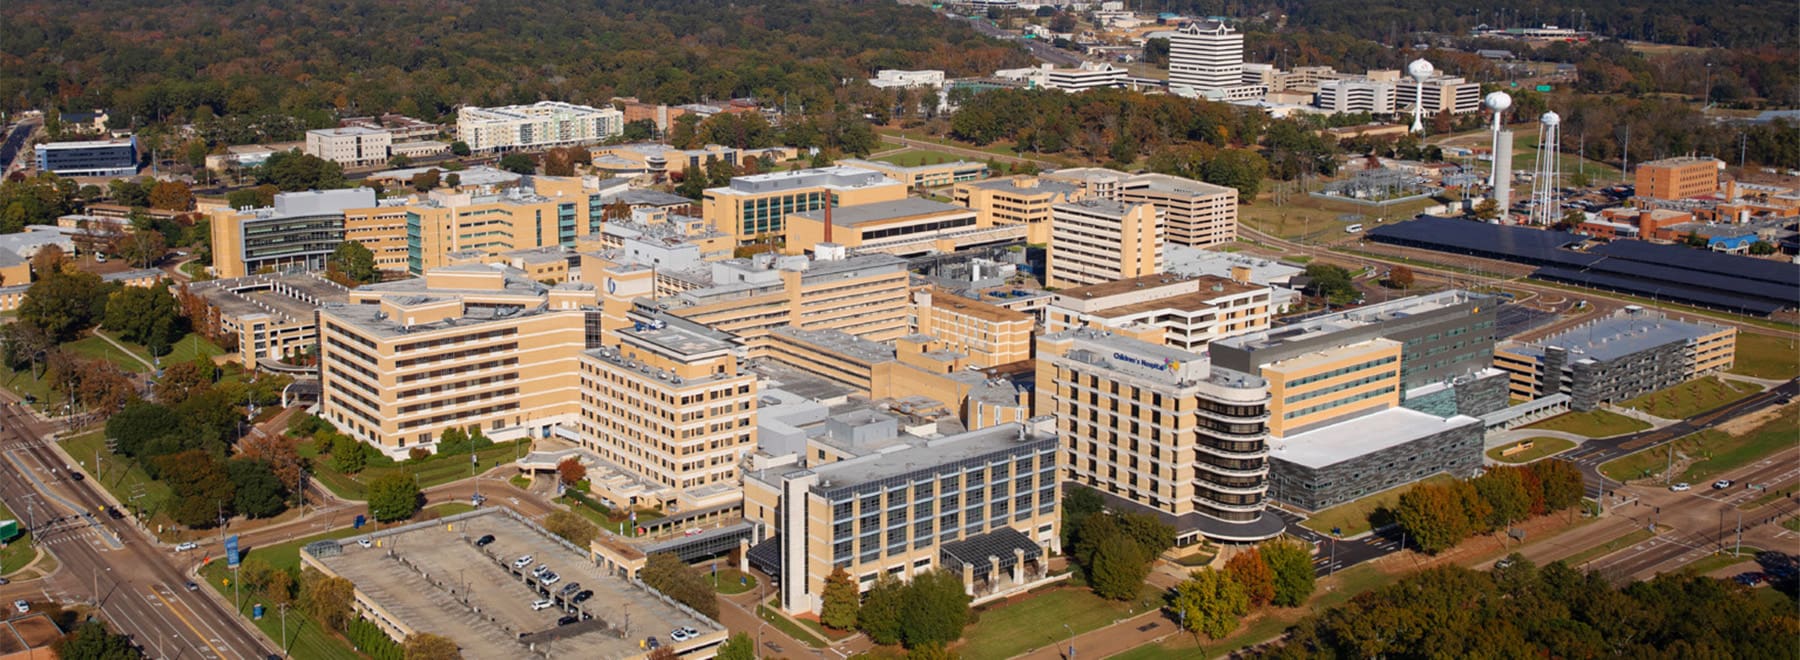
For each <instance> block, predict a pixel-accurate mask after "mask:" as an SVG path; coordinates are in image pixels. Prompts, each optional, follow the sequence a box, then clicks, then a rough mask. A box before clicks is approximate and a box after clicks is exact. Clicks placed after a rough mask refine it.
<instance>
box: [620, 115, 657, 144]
mask: <svg viewBox="0 0 1800 660" xmlns="http://www.w3.org/2000/svg"><path fill="white" fill-rule="evenodd" d="M655 137H656V120H654V119H634V120H631V121H628V122H625V132H624V133H622V134H620V135H619V138H620V139H622V140H624V141H626V142H643V141H646V140H650V139H652V138H655Z"/></svg>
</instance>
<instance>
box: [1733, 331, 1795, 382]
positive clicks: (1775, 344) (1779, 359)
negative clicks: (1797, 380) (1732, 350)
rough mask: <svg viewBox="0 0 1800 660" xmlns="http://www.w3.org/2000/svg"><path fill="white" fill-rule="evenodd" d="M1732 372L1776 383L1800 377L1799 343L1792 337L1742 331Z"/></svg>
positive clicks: (1738, 339) (1739, 335) (1738, 338)
mask: <svg viewBox="0 0 1800 660" xmlns="http://www.w3.org/2000/svg"><path fill="white" fill-rule="evenodd" d="M1731 373H1734V374H1738V375H1740V376H1749V377H1751V378H1771V379H1777V380H1780V379H1786V378H1793V377H1794V376H1796V375H1800V342H1796V341H1795V339H1794V338H1793V337H1791V336H1781V337H1778V336H1775V335H1764V334H1757V333H1754V332H1740V333H1738V336H1737V361H1736V362H1735V364H1733V366H1732V367H1731Z"/></svg>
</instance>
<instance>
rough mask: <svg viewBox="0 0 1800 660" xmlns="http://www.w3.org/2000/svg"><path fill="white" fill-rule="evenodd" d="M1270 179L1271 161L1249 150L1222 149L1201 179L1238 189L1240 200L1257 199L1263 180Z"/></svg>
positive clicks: (1203, 171)
mask: <svg viewBox="0 0 1800 660" xmlns="http://www.w3.org/2000/svg"><path fill="white" fill-rule="evenodd" d="M1268 177H1269V161H1267V160H1265V159H1263V157H1262V155H1260V154H1258V153H1256V152H1254V151H1251V150H1249V149H1220V150H1219V151H1218V153H1216V154H1214V155H1213V157H1212V159H1211V160H1208V161H1206V166H1205V168H1203V169H1202V170H1201V176H1200V179H1201V180H1202V181H1205V182H1207V183H1210V184H1213V185H1219V186H1225V187H1227V188H1236V189H1237V191H1238V199H1240V200H1244V201H1246V202H1248V201H1252V200H1255V199H1256V194H1257V193H1258V192H1260V191H1261V190H1262V182H1263V179H1266V178H1268Z"/></svg>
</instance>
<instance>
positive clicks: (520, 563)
mask: <svg viewBox="0 0 1800 660" xmlns="http://www.w3.org/2000/svg"><path fill="white" fill-rule="evenodd" d="M530 565H531V555H523V556H520V557H519V558H518V559H514V560H513V568H525V567H526V566H530Z"/></svg>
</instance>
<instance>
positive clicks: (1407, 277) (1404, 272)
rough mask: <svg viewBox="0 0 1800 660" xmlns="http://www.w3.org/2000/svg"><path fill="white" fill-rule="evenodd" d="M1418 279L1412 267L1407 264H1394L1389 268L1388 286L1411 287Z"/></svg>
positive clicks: (1397, 287)
mask: <svg viewBox="0 0 1800 660" xmlns="http://www.w3.org/2000/svg"><path fill="white" fill-rule="evenodd" d="M1416 281H1417V280H1416V278H1415V276H1414V275H1413V270H1412V269H1411V268H1407V267H1406V266H1394V267H1392V268H1389V269H1388V277H1387V283H1388V286H1391V287H1394V288H1396V289H1410V288H1412V285H1413V284H1414V282H1416Z"/></svg>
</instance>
